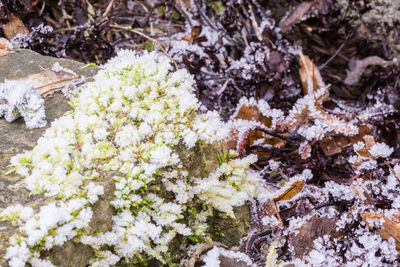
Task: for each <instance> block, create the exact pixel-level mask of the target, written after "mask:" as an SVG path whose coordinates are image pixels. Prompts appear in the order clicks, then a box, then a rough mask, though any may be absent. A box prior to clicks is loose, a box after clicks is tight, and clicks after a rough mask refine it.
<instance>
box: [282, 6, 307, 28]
mask: <svg viewBox="0 0 400 267" xmlns="http://www.w3.org/2000/svg"><path fill="white" fill-rule="evenodd" d="M312 6H313V2H311V1H310V2H301V3H300V4H299V5H298V6H296V7H295V8H294V9H293V10H292V12H290V13H289V15H287V16H286V17H284V18H283V19H282V21H281V22H280V24H279V26H280V27H281V28H282V29H285V28H288V27H290V26H292V25H294V24H296V23H298V22H300V21H301V20H302V19H303V16H304V15H305V14H306V13H307V12H308V11H309V10H310V8H311V7H312Z"/></svg>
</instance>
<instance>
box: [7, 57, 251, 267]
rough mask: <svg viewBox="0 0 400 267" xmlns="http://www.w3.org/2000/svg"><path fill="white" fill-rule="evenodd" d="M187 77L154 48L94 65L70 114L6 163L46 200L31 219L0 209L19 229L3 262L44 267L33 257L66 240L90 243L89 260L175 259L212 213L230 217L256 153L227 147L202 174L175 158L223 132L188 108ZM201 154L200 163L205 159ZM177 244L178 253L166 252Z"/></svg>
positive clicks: (247, 189) (246, 195)
mask: <svg viewBox="0 0 400 267" xmlns="http://www.w3.org/2000/svg"><path fill="white" fill-rule="evenodd" d="M193 83H194V82H193V78H192V77H191V76H190V75H189V74H188V72H187V71H185V70H178V71H175V72H172V71H171V65H170V62H169V60H168V59H167V58H166V57H165V56H163V55H159V54H156V53H150V54H147V53H145V54H144V55H142V56H138V55H137V54H136V53H135V52H132V51H121V52H120V53H119V54H118V56H117V57H115V58H114V59H112V60H110V61H109V62H108V63H107V64H105V65H104V66H102V67H101V70H100V71H99V73H98V74H97V75H96V76H95V77H94V81H93V82H91V83H87V84H85V85H84V86H82V87H81V88H80V93H79V94H78V95H77V96H76V97H75V98H73V99H72V100H71V102H70V103H71V106H72V107H73V108H74V110H73V111H72V112H70V113H69V114H66V115H64V116H63V117H61V118H59V119H57V120H55V121H54V122H53V123H52V125H51V127H50V128H49V129H47V130H46V132H45V134H44V135H43V136H42V137H41V138H40V139H39V140H38V143H37V145H36V146H35V147H34V148H33V149H32V150H30V151H26V152H25V153H23V154H19V155H17V156H15V157H14V158H12V160H11V163H12V166H11V168H12V170H13V171H16V172H17V173H18V174H20V175H22V176H24V177H25V179H24V183H25V185H26V187H27V188H28V189H29V190H30V191H31V193H32V194H41V193H44V195H45V196H46V197H49V198H51V199H54V201H52V202H50V203H49V204H47V205H45V206H43V207H41V209H40V211H39V212H36V213H33V214H31V216H19V214H21V212H20V211H21V210H23V207H21V206H18V207H15V208H12V207H10V208H8V209H6V210H5V211H3V212H2V213H0V219H2V220H11V221H12V222H14V223H17V224H18V226H19V235H16V236H14V237H12V238H11V240H10V244H11V247H9V248H8V249H7V255H6V258H7V259H9V264H10V265H11V266H24V265H25V264H26V263H27V262H28V263H31V264H33V265H35V264H36V263H37V262H40V264H41V265H42V266H44V265H47V266H53V263H52V262H51V261H50V260H48V259H40V255H41V254H40V253H41V252H42V251H43V250H49V249H51V248H53V247H54V246H60V245H62V244H64V243H65V242H67V241H68V240H71V239H73V240H74V241H75V242H80V243H83V244H85V245H89V246H91V247H92V248H93V250H94V252H95V255H96V256H95V257H94V258H92V259H91V260H90V264H91V266H108V265H114V264H117V263H118V262H119V263H127V264H130V265H132V264H134V265H146V264H147V263H148V262H149V260H154V259H156V260H157V261H158V262H160V263H163V264H168V265H174V264H176V263H179V262H180V261H181V260H182V259H184V258H185V257H186V256H187V255H186V254H185V253H186V252H187V251H188V248H189V246H190V245H193V244H196V243H198V242H203V241H204V240H206V239H207V238H209V237H210V236H211V233H210V229H209V225H208V220H209V219H210V217H211V216H212V214H213V212H215V211H217V212H219V213H221V214H225V215H227V216H230V217H235V213H234V208H235V207H240V206H243V205H244V204H245V202H246V201H248V200H249V199H251V198H252V197H253V196H254V195H255V194H256V187H257V186H256V183H257V182H258V179H259V176H258V174H257V173H255V172H252V171H251V170H249V165H250V164H251V163H254V162H255V161H256V159H257V158H256V156H248V157H244V158H240V159H239V158H237V154H236V153H234V152H232V151H230V152H229V153H226V154H221V155H224V156H223V161H220V162H219V163H218V164H217V166H215V167H213V168H212V169H210V170H207V171H205V172H203V171H194V170H193V168H192V167H193V164H188V163H187V161H190V157H188V158H186V157H185V158H182V155H188V153H182V149H181V148H182V147H183V148H184V149H186V150H187V151H192V153H197V152H198V151H199V150H201V149H200V147H201V146H204V145H206V146H213V145H214V144H216V143H218V142H220V141H221V140H222V139H223V138H225V137H226V136H227V134H228V132H229V128H228V126H227V125H226V124H225V123H223V122H222V121H221V120H220V117H219V115H218V114H217V113H216V112H207V113H203V114H198V113H197V112H196V111H197V109H198V108H199V107H200V105H199V103H198V101H197V99H196V97H195V96H194V94H193V90H194V89H193ZM224 153H225V152H224ZM204 155H207V154H202V157H203V156H204ZM220 158H221V157H220ZM202 160H203V163H204V164H203V165H201V164H200V165H201V166H203V167H205V168H207V166H208V165H207V160H210V159H209V158H204V159H203V158H202ZM217 162H218V161H217ZM193 174H195V175H196V176H194V175H193ZM101 179H112V180H113V181H114V183H115V191H114V193H113V194H114V196H113V199H112V201H111V202H110V205H112V207H113V209H114V215H113V217H112V221H113V224H112V229H111V230H110V231H104V232H101V231H93V229H90V221H91V219H92V218H93V209H92V207H93V205H94V204H95V203H96V202H97V201H98V199H99V197H100V196H101V195H103V194H104V188H103V186H102V185H101V184H100V182H99V181H100V180H101ZM176 240H179V242H180V248H179V252H180V254H179V255H176V253H174V252H173V251H171V247H174V246H173V245H172V244H174V242H175V243H176ZM174 254H175V255H174Z"/></svg>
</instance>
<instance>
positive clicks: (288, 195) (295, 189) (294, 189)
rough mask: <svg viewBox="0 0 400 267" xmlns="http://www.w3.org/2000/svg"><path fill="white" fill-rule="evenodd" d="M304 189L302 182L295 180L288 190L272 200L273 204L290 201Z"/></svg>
mask: <svg viewBox="0 0 400 267" xmlns="http://www.w3.org/2000/svg"><path fill="white" fill-rule="evenodd" d="M303 187H304V180H297V181H295V182H293V183H292V184H291V185H290V186H289V188H287V189H286V190H285V191H284V192H283V193H282V194H280V195H279V196H277V197H275V198H273V200H274V201H275V202H279V201H284V200H291V199H292V198H293V197H295V196H296V195H297V194H298V193H300V192H301V190H303Z"/></svg>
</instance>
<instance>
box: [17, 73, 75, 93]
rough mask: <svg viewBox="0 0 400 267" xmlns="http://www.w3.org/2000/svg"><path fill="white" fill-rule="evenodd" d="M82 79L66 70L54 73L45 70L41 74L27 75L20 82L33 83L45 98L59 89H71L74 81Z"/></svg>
mask: <svg viewBox="0 0 400 267" xmlns="http://www.w3.org/2000/svg"><path fill="white" fill-rule="evenodd" d="M80 78H81V76H76V75H75V74H73V73H70V72H67V71H64V70H60V71H54V70H48V69H44V70H42V71H41V72H39V73H34V74H30V75H27V76H25V77H23V78H20V79H19V80H31V81H33V84H34V86H33V88H34V89H36V90H38V91H39V93H40V95H42V96H44V95H47V94H48V93H50V92H53V91H55V90H57V89H61V88H65V87H69V86H70V85H71V84H72V82H73V80H76V79H80Z"/></svg>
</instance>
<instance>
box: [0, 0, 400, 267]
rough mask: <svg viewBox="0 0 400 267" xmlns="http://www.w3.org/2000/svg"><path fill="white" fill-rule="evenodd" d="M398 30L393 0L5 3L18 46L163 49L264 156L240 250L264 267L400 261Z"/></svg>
mask: <svg viewBox="0 0 400 267" xmlns="http://www.w3.org/2000/svg"><path fill="white" fill-rule="evenodd" d="M399 36H400V4H393V3H392V1H386V0H371V1H361V0H349V1H343V0H319V1H318V0H314V1H296V0H292V1H279V0H273V1H269V0H230V1H222V0H204V1H203V0H175V1H173V0H167V1H158V0H143V1H133V0H126V1H120V0H97V1H93V0H86V1H85V0H60V1H55V0H33V1H29V0H15V1H2V3H0V37H5V38H6V39H8V40H10V41H12V43H13V44H15V45H18V46H20V47H24V48H28V49H31V50H34V51H36V52H39V53H41V54H44V55H50V56H55V57H64V58H72V59H76V60H78V61H81V62H85V63H95V64H103V63H105V62H106V61H107V60H108V59H110V58H112V57H114V56H115V55H116V53H117V52H118V51H119V50H121V49H133V50H137V51H144V50H147V51H152V50H157V51H160V52H162V53H164V54H166V55H167V56H168V57H169V58H170V59H171V60H172V61H173V63H174V65H175V66H176V68H185V69H187V70H188V71H189V72H190V73H191V74H192V75H193V77H194V79H195V81H196V95H197V97H198V98H199V100H200V101H201V103H202V104H203V111H204V110H217V111H218V112H219V113H220V115H221V116H222V117H223V118H224V119H225V120H227V121H228V120H231V121H236V124H237V126H236V127H237V133H236V134H237V136H236V137H237V139H238V141H237V144H235V145H234V148H236V149H237V150H238V152H239V154H241V155H245V154H250V153H256V154H257V155H258V159H259V160H258V162H257V163H256V164H254V165H253V168H254V170H258V171H259V172H260V173H261V175H262V177H263V179H264V182H265V188H266V189H265V190H266V191H265V192H264V193H262V194H260V196H259V197H258V198H257V200H254V201H253V203H252V211H253V213H252V222H251V229H252V231H251V233H250V234H249V236H248V238H247V239H246V240H244V241H243V246H242V249H243V251H245V253H246V254H247V255H248V256H249V257H250V258H251V260H252V261H253V262H254V263H256V264H257V265H259V266H265V264H266V262H267V263H270V262H271V261H272V260H273V261H274V263H289V262H292V263H294V264H296V263H299V262H305V263H307V264H310V265H311V264H314V266H320V265H327V264H328V265H327V266H343V265H346V266H386V265H387V266H395V265H398V264H399V262H400V260H399V256H398V251H399V249H400V210H399V208H400V164H399V158H400V120H399V118H400V117H399V107H400V91H399V88H400V78H399V77H400V76H399V73H400V65H399V64H398V58H399V57H400V41H399ZM0 48H1V47H0ZM0 51H1V49H0ZM263 194H264V195H263ZM268 194H269V195H270V196H267V195H268ZM271 195H273V197H271ZM283 265H284V264H283Z"/></svg>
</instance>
